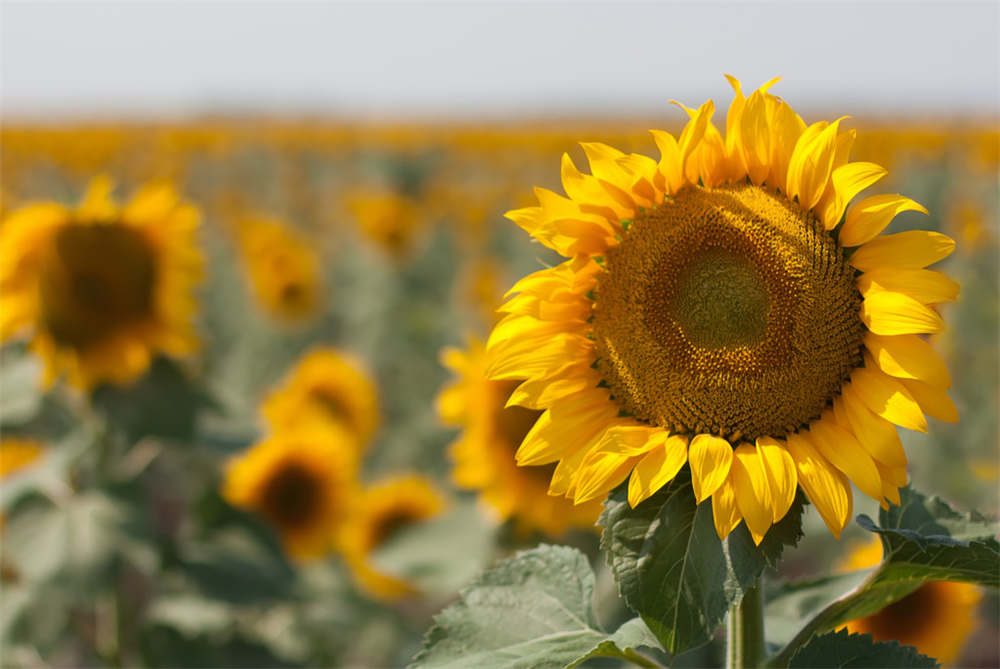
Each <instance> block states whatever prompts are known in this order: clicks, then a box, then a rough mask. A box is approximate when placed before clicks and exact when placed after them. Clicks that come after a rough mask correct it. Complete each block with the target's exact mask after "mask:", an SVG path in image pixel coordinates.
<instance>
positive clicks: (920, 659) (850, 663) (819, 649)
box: [788, 630, 939, 669]
mask: <svg viewBox="0 0 1000 669" xmlns="http://www.w3.org/2000/svg"><path fill="white" fill-rule="evenodd" d="M788 666H789V667H792V668H794V669H814V668H815V667H829V669H868V668H869V667H893V668H894V669H897V668H898V669H925V668H927V667H937V666H939V665H938V663H937V662H936V661H935V660H934V659H933V658H930V657H927V656H926V655H921V654H920V653H919V652H918V651H917V649H916V648H914V647H912V646H901V645H900V644H899V643H897V642H896V641H892V642H889V643H876V642H875V641H874V640H872V637H871V635H869V634H848V633H847V630H840V631H839V632H833V633H830V634H824V635H822V636H818V637H815V638H814V639H813V640H812V641H810V642H809V643H807V644H806V645H804V646H802V647H801V648H799V650H798V652H797V653H795V655H794V656H793V657H792V660H791V662H790V663H789V665H788Z"/></svg>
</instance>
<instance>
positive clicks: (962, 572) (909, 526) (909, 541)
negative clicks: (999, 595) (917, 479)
mask: <svg viewBox="0 0 1000 669" xmlns="http://www.w3.org/2000/svg"><path fill="white" fill-rule="evenodd" d="M901 497H902V499H901V504H900V506H892V507H890V508H889V510H888V511H886V510H882V511H881V512H880V513H879V523H880V525H876V524H875V523H874V522H873V521H872V520H871V518H869V517H868V516H865V515H862V516H859V517H858V524H859V525H861V527H863V528H865V529H866V530H868V531H869V532H875V533H876V534H878V535H879V536H880V537H881V539H882V553H883V557H882V559H883V561H885V562H887V563H888V565H889V566H890V567H891V572H892V576H893V577H894V578H898V579H902V578H907V579H909V580H919V581H921V582H924V581H964V582H966V583H977V584H979V585H985V586H989V587H992V588H997V587H1000V543H998V542H997V540H996V538H995V536H994V535H995V533H996V531H997V527H996V524H995V523H991V522H990V521H988V520H987V519H986V518H985V517H984V516H982V515H981V514H979V513H977V512H975V511H973V512H972V513H969V514H966V515H962V514H960V513H958V512H956V511H954V510H952V508H951V507H950V506H948V504H947V503H946V502H944V501H942V500H941V499H940V498H938V497H932V498H930V499H928V498H927V497H925V496H924V495H921V494H920V493H918V492H915V491H913V490H912V489H910V488H906V489H904V490H902V491H901Z"/></svg>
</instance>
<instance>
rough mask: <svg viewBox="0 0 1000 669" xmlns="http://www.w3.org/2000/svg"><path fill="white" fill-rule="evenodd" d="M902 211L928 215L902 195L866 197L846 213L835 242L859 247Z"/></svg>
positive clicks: (924, 209) (889, 194) (921, 207)
mask: <svg viewBox="0 0 1000 669" xmlns="http://www.w3.org/2000/svg"><path fill="white" fill-rule="evenodd" d="M855 164H857V163H855ZM859 192H860V191H859ZM904 211H919V212H921V213H923V214H927V213H929V212H928V211H927V209H926V208H925V207H924V206H923V205H922V204H920V203H918V202H914V201H913V200H911V199H910V198H908V197H905V196H903V195H897V194H895V193H887V194H885V195H872V196H871V197H866V198H865V199H863V200H861V201H860V202H858V203H857V204H856V205H854V206H853V207H851V210H850V211H849V212H847V219H846V220H845V221H844V225H843V226H842V227H841V228H840V235H839V236H838V237H837V241H838V242H839V243H840V245H841V246H861V245H862V244H864V243H866V242H869V241H871V240H872V239H874V238H875V237H877V236H878V234H879V233H880V232H882V231H883V230H885V228H886V226H887V225H889V223H890V222H891V221H892V219H894V218H895V217H896V216H897V215H898V214H900V213H901V212H904ZM838 220H839V219H838Z"/></svg>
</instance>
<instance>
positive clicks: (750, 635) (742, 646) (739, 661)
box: [726, 579, 765, 669]
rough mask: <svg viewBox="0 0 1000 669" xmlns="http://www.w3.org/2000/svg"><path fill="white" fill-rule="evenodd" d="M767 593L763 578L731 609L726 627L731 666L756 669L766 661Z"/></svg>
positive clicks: (729, 667)
mask: <svg viewBox="0 0 1000 669" xmlns="http://www.w3.org/2000/svg"><path fill="white" fill-rule="evenodd" d="M764 653H765V646H764V595H763V594H762V592H761V587H760V579H757V581H756V582H755V583H754V584H753V586H752V587H751V588H750V589H748V590H747V591H746V593H744V595H743V600H742V601H741V602H740V603H739V604H736V605H734V606H733V607H732V608H730V609H729V625H728V628H727V630H726V667H727V669H752V668H755V667H759V666H760V665H761V663H762V662H763V661H764Z"/></svg>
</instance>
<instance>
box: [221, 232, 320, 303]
mask: <svg viewBox="0 0 1000 669" xmlns="http://www.w3.org/2000/svg"><path fill="white" fill-rule="evenodd" d="M237 234H238V238H239V243H240V249H241V251H242V255H243V260H244V263H245V265H246V268H247V274H248V278H249V280H250V284H251V286H252V287H253V292H254V295H255V296H256V298H257V300H258V301H259V302H260V304H261V305H262V306H263V307H264V309H265V310H266V311H267V313H268V314H270V315H271V316H272V317H274V318H277V319H279V320H282V321H285V322H289V323H297V322H302V321H304V320H307V319H309V318H310V317H312V316H315V315H316V312H317V311H318V309H319V306H320V293H321V286H320V272H319V257H318V256H317V254H316V251H315V249H314V248H313V247H311V246H310V245H309V243H308V242H307V241H306V240H305V239H303V238H302V236H301V235H299V234H298V233H296V232H295V231H294V230H292V229H291V228H290V227H289V226H287V225H284V224H282V223H281V222H280V221H277V220H274V219H268V218H255V219H246V220H243V221H241V222H240V224H239V227H238V229H237Z"/></svg>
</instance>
